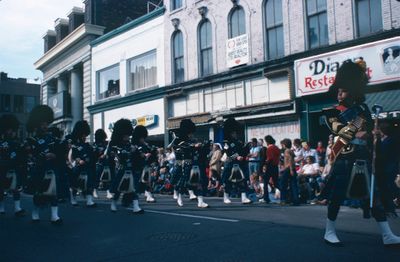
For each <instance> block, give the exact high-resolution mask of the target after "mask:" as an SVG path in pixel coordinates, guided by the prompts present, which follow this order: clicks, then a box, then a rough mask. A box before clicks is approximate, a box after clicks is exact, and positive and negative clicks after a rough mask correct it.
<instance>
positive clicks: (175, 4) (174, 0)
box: [171, 0, 183, 11]
mask: <svg viewBox="0 0 400 262" xmlns="http://www.w3.org/2000/svg"><path fill="white" fill-rule="evenodd" d="M182 1H183V0H171V11H173V10H175V9H178V8H181V7H182Z"/></svg>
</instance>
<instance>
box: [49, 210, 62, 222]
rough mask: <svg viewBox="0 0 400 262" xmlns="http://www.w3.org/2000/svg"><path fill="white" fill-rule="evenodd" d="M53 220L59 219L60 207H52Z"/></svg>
mask: <svg viewBox="0 0 400 262" xmlns="http://www.w3.org/2000/svg"><path fill="white" fill-rule="evenodd" d="M50 219H51V221H58V220H60V217H59V216H58V207H51V218H50Z"/></svg>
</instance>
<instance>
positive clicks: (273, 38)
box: [264, 0, 285, 59]
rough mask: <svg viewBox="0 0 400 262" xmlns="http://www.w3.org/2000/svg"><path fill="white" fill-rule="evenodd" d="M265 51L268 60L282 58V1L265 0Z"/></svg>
mask: <svg viewBox="0 0 400 262" xmlns="http://www.w3.org/2000/svg"><path fill="white" fill-rule="evenodd" d="M264 8H265V10H264V14H265V25H266V34H265V36H266V38H267V40H266V45H267V46H266V49H267V50H266V51H267V57H268V59H275V58H278V57H282V56H284V52H285V50H284V42H283V19H282V0H267V1H265V5H264Z"/></svg>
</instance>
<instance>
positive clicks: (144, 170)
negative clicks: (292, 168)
mask: <svg viewBox="0 0 400 262" xmlns="http://www.w3.org/2000/svg"><path fill="white" fill-rule="evenodd" d="M147 136H148V132H147V128H146V127H144V126H141V125H138V126H136V127H135V129H134V131H133V135H132V145H133V146H134V147H135V148H136V151H135V154H134V157H133V163H134V165H133V176H134V178H135V185H136V191H137V192H138V193H144V195H145V197H146V202H148V203H154V202H156V200H155V199H154V197H153V195H152V193H151V191H152V187H151V184H152V177H153V174H154V172H157V166H158V156H157V150H154V148H152V147H151V146H150V145H149V144H148V143H146V141H145V139H146V138H147Z"/></svg>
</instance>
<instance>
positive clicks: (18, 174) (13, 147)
mask: <svg viewBox="0 0 400 262" xmlns="http://www.w3.org/2000/svg"><path fill="white" fill-rule="evenodd" d="M0 123H1V130H0V214H5V209H4V197H5V195H4V194H5V193H8V192H10V193H12V195H13V199H14V214H15V216H16V217H20V216H24V215H25V210H24V209H22V208H21V200H20V199H21V194H20V189H21V185H22V180H23V172H22V166H21V145H20V143H19V142H18V138H17V131H18V127H19V122H18V119H17V118H16V117H15V116H14V115H3V116H2V117H1V118H0Z"/></svg>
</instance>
